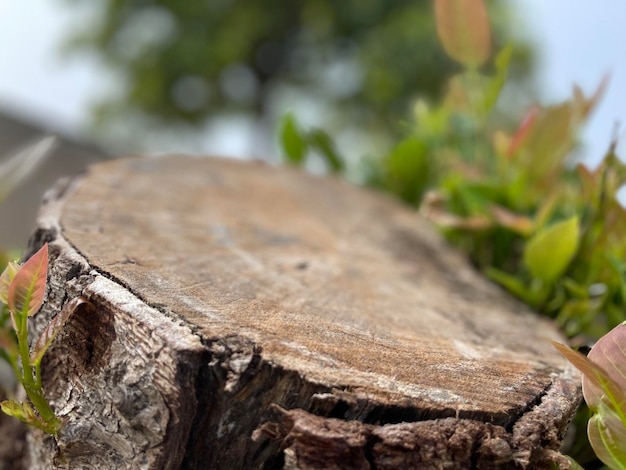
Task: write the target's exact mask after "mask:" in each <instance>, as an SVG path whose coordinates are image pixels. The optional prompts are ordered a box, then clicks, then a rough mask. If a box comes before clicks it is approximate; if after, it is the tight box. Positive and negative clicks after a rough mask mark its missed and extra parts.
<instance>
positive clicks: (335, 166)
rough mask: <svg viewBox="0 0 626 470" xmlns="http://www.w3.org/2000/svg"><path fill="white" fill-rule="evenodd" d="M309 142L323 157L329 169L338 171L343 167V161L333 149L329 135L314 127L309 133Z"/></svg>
mask: <svg viewBox="0 0 626 470" xmlns="http://www.w3.org/2000/svg"><path fill="white" fill-rule="evenodd" d="M309 142H310V144H311V146H312V147H314V148H315V149H316V150H317V151H318V152H319V153H320V154H321V156H322V157H323V158H324V160H325V161H326V163H327V164H328V166H329V167H330V169H331V170H332V171H333V172H335V173H338V172H340V171H341V170H343V168H344V162H343V159H342V158H341V156H339V154H338V153H337V150H336V149H335V144H334V142H333V141H332V139H331V138H330V136H329V135H328V134H327V133H326V132H324V131H323V130H321V129H314V130H312V131H311V132H310V133H309Z"/></svg>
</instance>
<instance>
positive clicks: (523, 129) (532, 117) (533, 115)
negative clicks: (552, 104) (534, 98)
mask: <svg viewBox="0 0 626 470" xmlns="http://www.w3.org/2000/svg"><path fill="white" fill-rule="evenodd" d="M538 114H539V108H538V107H537V106H535V107H533V108H532V109H531V110H530V111H529V112H528V113H527V114H526V116H524V120H523V121H522V123H521V124H520V126H519V128H518V129H517V132H516V133H515V135H514V136H513V139H512V140H511V144H510V145H509V149H508V151H507V155H508V156H509V157H510V156H511V155H513V154H514V153H515V152H517V150H518V149H519V148H520V146H521V145H522V143H523V142H524V139H526V136H527V135H528V133H529V131H530V129H531V127H532V126H533V124H534V123H535V121H536V120H537V115H538Z"/></svg>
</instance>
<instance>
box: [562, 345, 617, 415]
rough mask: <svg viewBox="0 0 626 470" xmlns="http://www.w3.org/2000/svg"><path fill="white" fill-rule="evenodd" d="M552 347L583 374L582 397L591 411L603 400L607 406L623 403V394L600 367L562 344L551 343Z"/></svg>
mask: <svg viewBox="0 0 626 470" xmlns="http://www.w3.org/2000/svg"><path fill="white" fill-rule="evenodd" d="M552 345H553V346H554V347H555V348H556V349H558V350H559V352H560V353H561V354H563V356H565V358H566V359H567V360H568V361H569V362H571V363H572V365H573V366H574V367H576V368H577V369H578V370H579V371H581V372H582V373H583V396H584V397H585V401H586V402H587V404H588V405H589V408H591V409H592V411H593V410H595V409H596V408H597V407H598V406H599V405H600V402H601V401H602V399H603V398H605V399H608V402H607V401H606V400H605V403H607V404H619V403H620V402H623V399H621V398H623V397H624V392H623V391H622V390H620V388H619V386H618V384H617V383H615V381H614V380H613V378H612V377H611V376H610V375H609V373H608V372H607V371H606V370H605V369H604V368H603V367H602V366H600V365H599V364H596V363H595V362H593V361H591V359H589V357H586V356H584V355H582V354H580V353H579V352H577V351H574V350H573V349H571V348H568V347H567V346H565V345H564V344H560V343H555V342H553V343H552ZM622 404H623V403H622Z"/></svg>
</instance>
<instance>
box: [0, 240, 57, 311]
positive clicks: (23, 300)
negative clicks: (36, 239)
mask: <svg viewBox="0 0 626 470" xmlns="http://www.w3.org/2000/svg"><path fill="white" fill-rule="evenodd" d="M47 275H48V244H47V243H46V244H45V245H44V246H43V247H42V248H41V249H40V250H39V251H38V252H37V253H35V254H34V255H33V256H31V258H30V259H29V260H28V261H26V263H24V264H23V265H22V267H21V268H20V270H19V271H18V272H17V274H16V275H15V277H14V278H13V281H12V282H11V286H10V287H9V295H8V298H7V305H8V306H9V309H10V310H11V313H12V315H13V314H15V315H21V314H26V315H29V316H30V315H33V314H35V313H37V311H38V310H39V308H41V304H42V303H43V297H44V294H45V292H46V279H47Z"/></svg>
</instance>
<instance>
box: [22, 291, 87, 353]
mask: <svg viewBox="0 0 626 470" xmlns="http://www.w3.org/2000/svg"><path fill="white" fill-rule="evenodd" d="M83 307H85V308H89V309H93V308H94V306H93V304H92V303H91V302H89V301H88V300H87V299H85V298H84V297H76V298H75V299H72V300H70V301H69V302H68V303H67V304H65V306H64V307H63V309H61V311H60V312H59V313H58V314H57V315H56V316H55V317H54V318H53V319H52V320H51V321H50V323H48V326H46V328H45V329H44V330H43V332H42V333H41V335H40V336H39V338H38V339H37V342H36V343H35V346H34V347H33V351H32V352H31V359H30V362H31V364H33V365H37V364H39V362H40V361H41V359H42V358H43V356H44V354H45V353H46V351H47V350H48V348H49V347H50V345H51V344H52V342H53V341H54V338H56V336H57V335H58V334H59V332H60V331H61V329H62V328H63V326H65V324H66V323H67V321H68V320H69V319H70V317H71V316H72V314H74V312H76V311H77V310H78V309H79V308H83Z"/></svg>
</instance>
